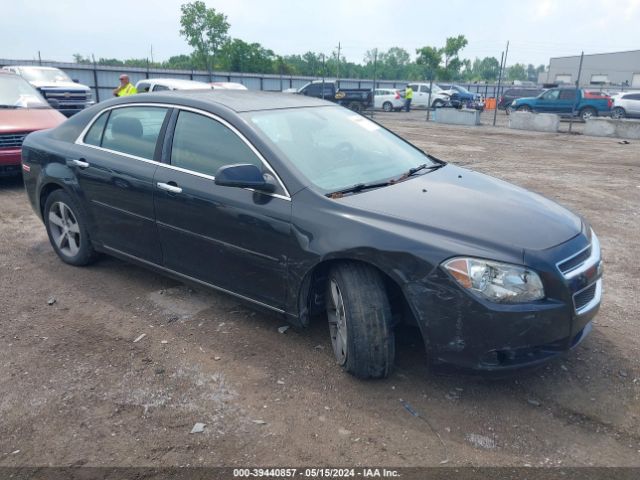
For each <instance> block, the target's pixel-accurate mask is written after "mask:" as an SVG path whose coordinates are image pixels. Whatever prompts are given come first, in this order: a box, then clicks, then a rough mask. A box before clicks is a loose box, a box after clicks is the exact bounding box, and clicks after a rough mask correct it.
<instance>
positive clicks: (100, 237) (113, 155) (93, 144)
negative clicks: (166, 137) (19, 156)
mask: <svg viewBox="0 0 640 480" xmlns="http://www.w3.org/2000/svg"><path fill="white" fill-rule="evenodd" d="M169 110H170V109H169V108H167V107H156V106H138V105H129V106H123V107H118V108H113V109H110V110H107V111H106V112H103V113H102V114H101V115H100V116H99V117H98V118H97V119H96V121H95V122H94V123H93V124H92V125H91V127H90V128H89V129H88V131H87V132H86V135H84V137H82V138H81V139H79V140H78V142H76V146H75V152H74V153H75V157H74V158H70V159H68V160H67V163H68V164H69V165H70V166H71V168H73V169H74V170H75V173H76V175H77V179H78V183H79V184H80V191H81V192H82V194H83V195H84V196H85V197H86V198H85V200H86V203H85V204H86V205H87V208H88V210H89V214H90V215H91V217H92V218H93V220H94V223H95V226H96V231H95V232H94V235H95V239H96V241H97V242H98V243H101V244H103V245H104V246H105V247H107V248H109V249H112V250H116V251H118V252H120V253H125V254H127V255H131V256H135V257H137V258H140V259H143V260H146V261H149V262H153V263H160V261H161V258H162V255H161V252H160V242H159V240H158V235H157V230H156V226H155V218H154V207H153V194H154V192H155V188H154V185H153V177H154V174H155V171H156V168H157V165H158V162H157V160H158V159H159V154H160V149H159V145H158V143H159V138H161V133H162V131H163V129H164V128H166V122H167V121H168V112H169Z"/></svg>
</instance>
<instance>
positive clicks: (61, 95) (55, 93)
mask: <svg viewBox="0 0 640 480" xmlns="http://www.w3.org/2000/svg"><path fill="white" fill-rule="evenodd" d="M42 93H43V94H44V96H45V97H46V98H53V99H56V100H61V101H65V100H69V101H82V102H84V101H86V100H87V94H86V92H84V91H81V92H61V91H59V90H43V91H42Z"/></svg>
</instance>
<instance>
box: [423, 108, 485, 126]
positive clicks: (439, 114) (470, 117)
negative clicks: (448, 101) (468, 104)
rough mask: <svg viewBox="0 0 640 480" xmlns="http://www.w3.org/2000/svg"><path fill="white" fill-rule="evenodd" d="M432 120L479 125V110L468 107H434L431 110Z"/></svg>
mask: <svg viewBox="0 0 640 480" xmlns="http://www.w3.org/2000/svg"><path fill="white" fill-rule="evenodd" d="M433 121H434V122H436V123H451V124H453V125H480V112H479V111H478V110H470V109H462V110H458V109H456V108H436V109H435V111H434V112H433Z"/></svg>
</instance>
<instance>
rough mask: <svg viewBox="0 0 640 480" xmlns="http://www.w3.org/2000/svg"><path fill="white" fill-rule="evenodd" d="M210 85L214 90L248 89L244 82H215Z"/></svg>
mask: <svg viewBox="0 0 640 480" xmlns="http://www.w3.org/2000/svg"><path fill="white" fill-rule="evenodd" d="M209 85H211V88H213V89H214V90H247V87H245V86H244V85H243V84H241V83H236V82H213V83H210V84H209Z"/></svg>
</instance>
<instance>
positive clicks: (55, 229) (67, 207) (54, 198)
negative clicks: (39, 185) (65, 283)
mask: <svg viewBox="0 0 640 480" xmlns="http://www.w3.org/2000/svg"><path fill="white" fill-rule="evenodd" d="M43 217H44V224H45V227H46V229H47V235H48V236H49V241H50V242H51V246H52V247H53V250H54V251H55V252H56V254H57V255H58V257H60V259H61V260H62V261H63V262H65V263H68V264H70V265H76V266H82V265H88V264H89V263H91V262H93V261H94V260H95V258H96V252H95V250H94V249H93V245H92V244H91V239H90V238H89V232H88V231H87V221H86V217H85V216H84V214H83V212H82V210H81V209H80V208H79V207H78V205H77V204H76V202H75V201H74V200H73V198H71V196H70V195H69V194H68V193H66V192H65V191H63V190H55V191H54V192H53V193H51V195H49V196H48V197H47V201H46V202H45V206H44V212H43Z"/></svg>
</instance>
